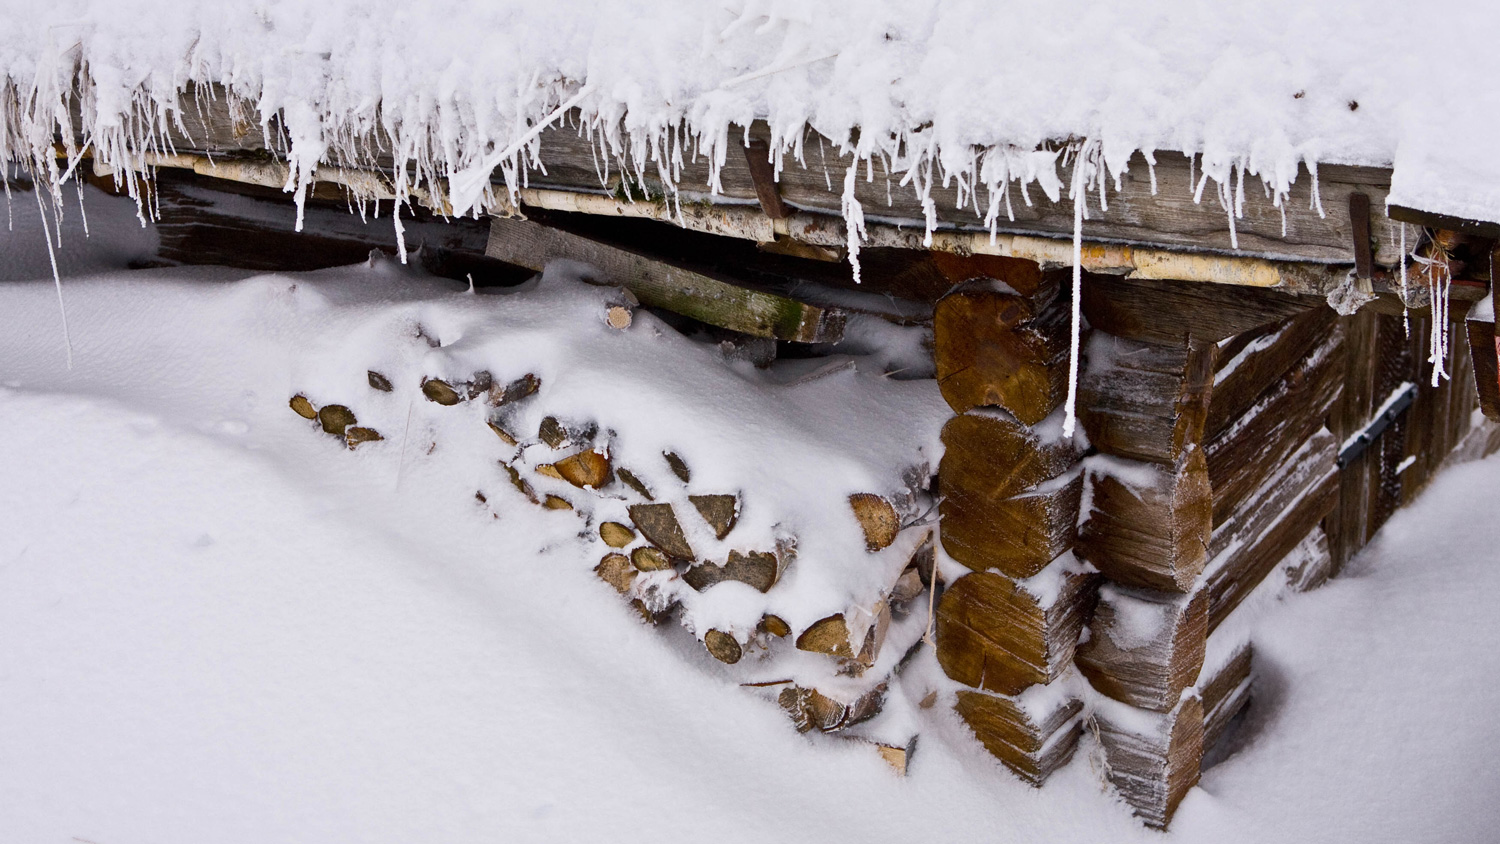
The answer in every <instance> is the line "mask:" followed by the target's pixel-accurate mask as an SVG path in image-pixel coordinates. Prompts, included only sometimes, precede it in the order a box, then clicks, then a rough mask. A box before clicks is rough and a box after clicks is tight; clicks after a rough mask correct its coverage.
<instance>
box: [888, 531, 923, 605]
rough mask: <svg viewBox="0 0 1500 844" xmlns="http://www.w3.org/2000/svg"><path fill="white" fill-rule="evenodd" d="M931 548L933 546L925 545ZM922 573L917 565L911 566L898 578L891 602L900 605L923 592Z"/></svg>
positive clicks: (892, 591)
mask: <svg viewBox="0 0 1500 844" xmlns="http://www.w3.org/2000/svg"><path fill="white" fill-rule="evenodd" d="M925 547H927V548H929V549H930V548H931V547H932V546H930V545H928V546H925ZM922 589H923V587H922V573H921V572H920V571H919V570H918V569H917V567H916V566H915V565H913V566H909V567H908V568H907V569H906V570H905V571H903V572H901V576H900V577H898V578H896V584H895V585H894V586H892V587H891V598H890V600H891V603H892V604H896V605H900V604H904V603H906V602H907V601H910V600H912V599H913V598H915V597H917V596H918V595H920V594H922Z"/></svg>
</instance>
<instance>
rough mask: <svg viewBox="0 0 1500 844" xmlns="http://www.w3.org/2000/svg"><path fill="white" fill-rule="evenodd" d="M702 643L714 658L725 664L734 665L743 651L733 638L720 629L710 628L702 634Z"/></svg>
mask: <svg viewBox="0 0 1500 844" xmlns="http://www.w3.org/2000/svg"><path fill="white" fill-rule="evenodd" d="M703 645H704V646H705V647H706V648H708V652H709V653H710V654H712V655H713V657H714V659H717V660H718V661H720V662H722V663H724V664H726V665H734V664H735V663H736V662H739V661H740V656H741V655H742V654H743V653H744V651H743V650H742V649H741V648H740V643H739V642H738V641H736V640H735V638H734V637H733V636H731V635H729V634H728V633H725V632H724V631H722V630H710V631H708V632H707V633H706V634H704V636H703Z"/></svg>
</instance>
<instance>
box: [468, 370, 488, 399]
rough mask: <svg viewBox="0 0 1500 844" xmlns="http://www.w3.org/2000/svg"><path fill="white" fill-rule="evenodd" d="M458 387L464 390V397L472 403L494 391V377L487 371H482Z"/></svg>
mask: <svg viewBox="0 0 1500 844" xmlns="http://www.w3.org/2000/svg"><path fill="white" fill-rule="evenodd" d="M460 386H462V387H463V388H464V393H465V396H464V397H465V398H466V399H468V400H469V401H473V400H474V399H477V398H479V397H480V396H482V395H485V394H486V393H489V392H490V391H491V390H493V389H494V387H495V376H493V375H491V374H490V371H489V370H488V369H482V370H480V371H478V372H476V373H474V376H473V377H472V378H470V379H469V380H468V381H467V382H465V383H464V384H462V385H460Z"/></svg>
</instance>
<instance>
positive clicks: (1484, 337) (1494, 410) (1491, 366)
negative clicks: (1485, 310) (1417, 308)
mask: <svg viewBox="0 0 1500 844" xmlns="http://www.w3.org/2000/svg"><path fill="white" fill-rule="evenodd" d="M1487 316H1489V319H1475V318H1474V317H1473V316H1472V315H1471V316H1470V317H1469V319H1468V320H1466V321H1465V322H1464V327H1465V329H1466V332H1465V333H1467V335H1468V341H1469V357H1470V360H1471V361H1472V362H1473V367H1474V370H1473V371H1474V383H1475V385H1476V386H1477V387H1478V392H1479V409H1480V410H1481V411H1483V412H1484V415H1485V418H1487V419H1490V420H1492V421H1500V338H1496V336H1495V318H1494V312H1493V311H1491V312H1490V313H1489V314H1487Z"/></svg>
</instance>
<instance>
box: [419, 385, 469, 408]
mask: <svg viewBox="0 0 1500 844" xmlns="http://www.w3.org/2000/svg"><path fill="white" fill-rule="evenodd" d="M422 395H424V396H426V397H427V400H428V401H430V402H436V403H438V404H441V405H443V406H445V407H452V406H453V405H455V404H458V403H459V402H461V401H463V397H462V396H460V395H459V394H458V391H457V390H455V389H453V386H452V385H451V384H449V383H448V382H447V381H442V380H439V379H437V378H423V379H422Z"/></svg>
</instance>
